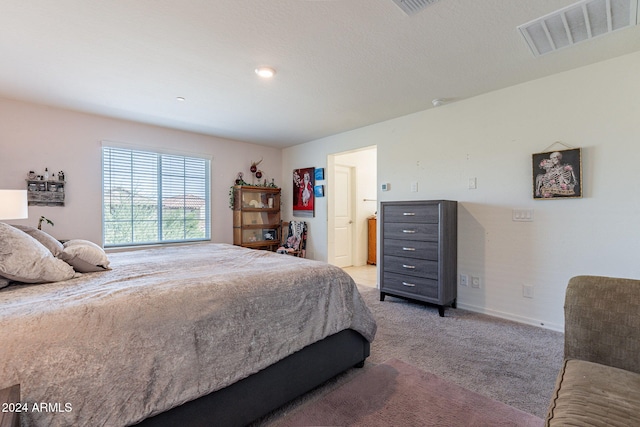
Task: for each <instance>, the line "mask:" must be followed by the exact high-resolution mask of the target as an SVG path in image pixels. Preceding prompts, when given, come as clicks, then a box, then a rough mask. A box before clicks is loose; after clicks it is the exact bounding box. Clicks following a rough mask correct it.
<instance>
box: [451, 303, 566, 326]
mask: <svg viewBox="0 0 640 427" xmlns="http://www.w3.org/2000/svg"><path fill="white" fill-rule="evenodd" d="M457 306H458V308H461V309H463V310H468V311H473V312H475V313H482V314H487V315H489V316H494V317H499V318H501V319H506V320H513V321H514V322H518V323H524V324H527V325H533V326H538V327H540V328H543V329H549V330H552V331H556V332H563V333H564V325H560V324H557V323H551V322H545V321H543V320H538V319H531V318H528V317H524V316H518V315H515V314H513V313H505V312H502V311H496V310H490V309H487V308H485V307H480V306H475V305H469V304H463V303H461V302H460V301H458V303H457Z"/></svg>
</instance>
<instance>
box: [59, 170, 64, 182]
mask: <svg viewBox="0 0 640 427" xmlns="http://www.w3.org/2000/svg"><path fill="white" fill-rule="evenodd" d="M58 181H64V172H63V171H60V172H58Z"/></svg>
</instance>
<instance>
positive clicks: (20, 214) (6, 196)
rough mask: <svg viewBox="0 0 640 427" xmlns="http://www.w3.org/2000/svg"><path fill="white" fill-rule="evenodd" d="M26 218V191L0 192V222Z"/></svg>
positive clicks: (27, 211)
mask: <svg viewBox="0 0 640 427" xmlns="http://www.w3.org/2000/svg"><path fill="white" fill-rule="evenodd" d="M28 216H29V206H28V204H27V190H0V220H3V219H23V218H28Z"/></svg>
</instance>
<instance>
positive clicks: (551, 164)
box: [532, 148, 582, 200]
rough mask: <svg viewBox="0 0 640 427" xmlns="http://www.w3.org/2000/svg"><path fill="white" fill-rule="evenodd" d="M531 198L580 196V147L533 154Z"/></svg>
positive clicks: (545, 198) (544, 198) (546, 198)
mask: <svg viewBox="0 0 640 427" xmlns="http://www.w3.org/2000/svg"><path fill="white" fill-rule="evenodd" d="M532 159H533V198H534V199H540V200H548V199H567V198H579V197H582V153H581V150H580V148H572V149H569V150H558V151H549V152H546V153H537V154H533V156H532Z"/></svg>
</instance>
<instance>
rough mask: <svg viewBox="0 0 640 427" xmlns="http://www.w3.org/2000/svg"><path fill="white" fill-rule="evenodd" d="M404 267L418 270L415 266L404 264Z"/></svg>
mask: <svg viewBox="0 0 640 427" xmlns="http://www.w3.org/2000/svg"><path fill="white" fill-rule="evenodd" d="M402 267H403V268H410V269H413V268H416V266H415V265H407V264H402Z"/></svg>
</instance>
